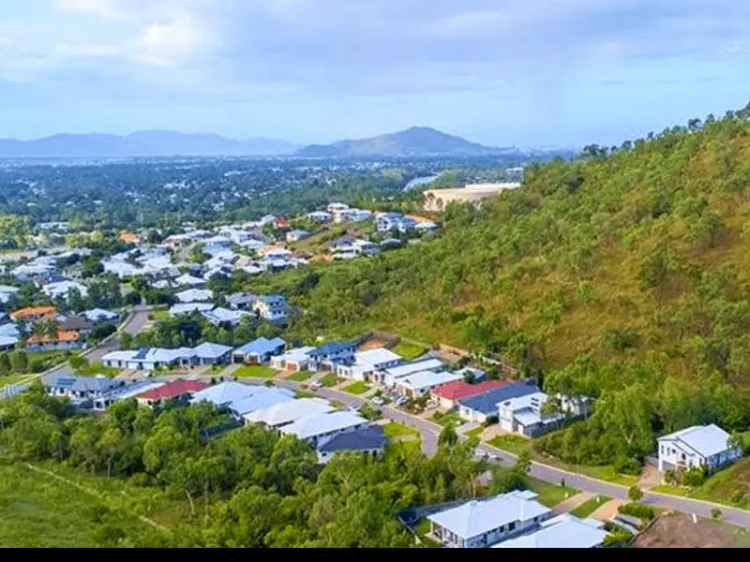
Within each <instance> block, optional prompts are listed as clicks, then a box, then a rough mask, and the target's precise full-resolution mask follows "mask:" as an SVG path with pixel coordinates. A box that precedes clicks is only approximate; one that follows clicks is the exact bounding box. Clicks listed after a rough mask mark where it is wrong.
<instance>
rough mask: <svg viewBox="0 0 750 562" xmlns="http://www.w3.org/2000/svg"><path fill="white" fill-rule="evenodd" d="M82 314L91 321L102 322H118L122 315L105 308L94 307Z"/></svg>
mask: <svg viewBox="0 0 750 562" xmlns="http://www.w3.org/2000/svg"><path fill="white" fill-rule="evenodd" d="M82 316H83V317H84V318H85V319H86V320H88V321H89V322H93V323H94V324H100V323H102V322H116V321H117V320H118V319H119V318H120V315H119V314H117V313H116V312H111V311H109V310H104V309H103V308H92V309H91V310H87V311H85V312H83V313H82Z"/></svg>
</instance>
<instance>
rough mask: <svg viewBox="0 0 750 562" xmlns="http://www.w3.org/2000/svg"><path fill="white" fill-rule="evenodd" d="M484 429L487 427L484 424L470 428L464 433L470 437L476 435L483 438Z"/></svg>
mask: <svg viewBox="0 0 750 562" xmlns="http://www.w3.org/2000/svg"><path fill="white" fill-rule="evenodd" d="M484 429H485V428H484V426H481V425H480V426H479V427H475V428H474V429H470V430H469V431H467V432H466V433H464V435H465V436H466V437H469V438H471V437H476V438H477V439H481V438H482V433H484Z"/></svg>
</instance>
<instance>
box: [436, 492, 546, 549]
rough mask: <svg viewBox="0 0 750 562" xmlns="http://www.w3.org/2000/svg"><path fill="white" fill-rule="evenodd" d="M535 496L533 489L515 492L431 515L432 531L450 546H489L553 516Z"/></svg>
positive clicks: (444, 543) (537, 525) (529, 528)
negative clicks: (531, 490)
mask: <svg viewBox="0 0 750 562" xmlns="http://www.w3.org/2000/svg"><path fill="white" fill-rule="evenodd" d="M536 497H537V495H536V494H535V493H534V492H530V491H515V492H510V493H507V494H502V495H499V496H495V497H493V498H489V499H484V500H472V501H469V502H466V503H465V504H462V505H460V506H458V507H453V508H451V509H446V510H445V511H440V512H438V513H435V514H433V515H428V516H427V519H428V520H429V521H430V524H431V534H432V535H433V536H434V537H435V538H436V539H437V540H438V541H440V542H441V543H442V544H443V545H444V546H447V547H452V548H487V547H490V546H492V545H494V544H497V543H499V542H502V541H504V540H507V539H509V538H512V537H515V536H518V535H521V534H523V533H526V532H528V531H531V530H534V529H536V528H538V527H539V526H540V524H541V523H542V522H543V521H545V520H547V519H549V518H550V517H552V511H551V510H550V509H549V508H548V507H545V506H543V505H542V504H540V503H539V502H538V501H536Z"/></svg>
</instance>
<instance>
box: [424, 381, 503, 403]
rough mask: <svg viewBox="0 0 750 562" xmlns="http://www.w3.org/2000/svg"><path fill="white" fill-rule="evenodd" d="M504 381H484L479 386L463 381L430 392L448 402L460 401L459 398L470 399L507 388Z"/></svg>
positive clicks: (450, 383)
mask: <svg viewBox="0 0 750 562" xmlns="http://www.w3.org/2000/svg"><path fill="white" fill-rule="evenodd" d="M507 384H508V383H507V382H505V381H485V382H480V383H479V384H469V383H467V382H465V381H462V380H461V381H454V382H449V383H448V384H444V385H443V386H441V387H439V388H436V389H435V390H433V391H432V393H433V394H435V395H436V396H439V397H440V398H446V399H448V400H460V399H461V398H470V397H472V396H478V395H480V394H484V393H485V392H490V391H491V390H496V389H498V388H503V387H504V386H507Z"/></svg>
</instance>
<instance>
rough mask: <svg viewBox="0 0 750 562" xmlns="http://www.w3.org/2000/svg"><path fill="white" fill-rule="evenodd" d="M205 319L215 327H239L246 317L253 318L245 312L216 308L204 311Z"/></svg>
mask: <svg viewBox="0 0 750 562" xmlns="http://www.w3.org/2000/svg"><path fill="white" fill-rule="evenodd" d="M201 314H202V315H203V317H204V318H205V319H206V320H208V322H209V323H211V324H213V325H214V326H220V325H222V324H228V325H230V326H238V325H239V324H240V322H241V321H242V319H243V318H244V317H245V316H251V314H250V313H249V312H246V311H244V310H230V309H228V308H221V307H220V308H215V309H213V310H207V311H202V312H201Z"/></svg>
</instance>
